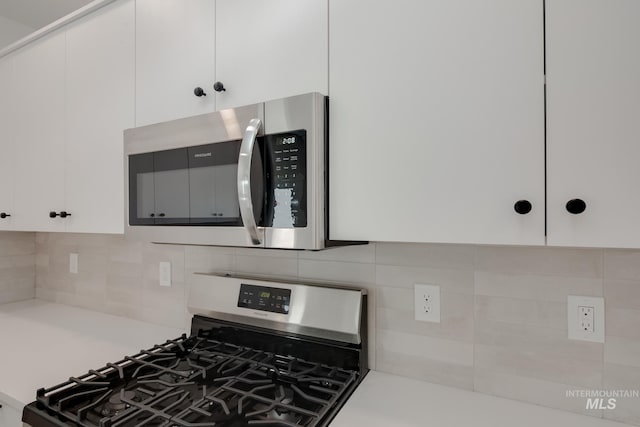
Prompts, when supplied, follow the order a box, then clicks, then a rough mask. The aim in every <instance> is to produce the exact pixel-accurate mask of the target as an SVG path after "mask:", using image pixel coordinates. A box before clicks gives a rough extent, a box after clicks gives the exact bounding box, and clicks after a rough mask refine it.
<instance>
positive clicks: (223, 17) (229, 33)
mask: <svg viewBox="0 0 640 427" xmlns="http://www.w3.org/2000/svg"><path fill="white" fill-rule="evenodd" d="M154 1H155V0H154ZM215 3H216V23H215V26H216V49H215V53H216V73H215V77H216V80H217V81H219V82H221V83H222V84H223V86H224V88H225V89H226V90H225V91H223V92H219V93H217V95H216V109H217V110H221V109H224V108H231V107H237V106H240V105H246V104H252V103H256V102H261V101H266V100H270V99H276V98H283V97H286V96H292V95H299V94H302V93H307V92H320V93H323V94H325V95H326V94H327V85H328V80H327V79H328V77H327V74H328V70H327V66H328V64H327V61H328V36H327V31H328V30H327V26H328V22H327V19H328V16H327V15H328V0H216V2H215ZM209 89H211V87H210V88H209Z"/></svg>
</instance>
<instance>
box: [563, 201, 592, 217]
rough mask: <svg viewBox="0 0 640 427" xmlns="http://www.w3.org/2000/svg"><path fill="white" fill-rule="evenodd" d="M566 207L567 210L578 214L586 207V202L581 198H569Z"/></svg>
mask: <svg viewBox="0 0 640 427" xmlns="http://www.w3.org/2000/svg"><path fill="white" fill-rule="evenodd" d="M566 208H567V212H569V213H571V214H574V215H578V214H581V213H582V212H584V210H585V209H587V204H586V203H585V202H584V200H582V199H571V200H569V201H568V202H567V205H566Z"/></svg>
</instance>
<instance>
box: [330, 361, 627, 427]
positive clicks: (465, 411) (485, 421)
mask: <svg viewBox="0 0 640 427" xmlns="http://www.w3.org/2000/svg"><path fill="white" fill-rule="evenodd" d="M548 425H549V426H562V427H623V426H628V425H627V424H622V423H617V422H614V421H606V420H603V419H600V418H595V417H589V416H586V415H579V414H573V413H570V412H566V411H561V410H557V409H551V408H545V407H542V406H536V405H532V404H529V403H522V402H517V401H515V400H509V399H503V398H499V397H494V396H489V395H486V394H481V393H474V392H471V391H466V390H460V389H456V388H451V387H445V386H441V385H437V384H432V383H427V382H423V381H417V380H412V379H409V378H402V377H398V376H395V375H389V374H384V373H381V372H374V371H372V372H369V374H368V375H367V376H366V377H365V379H364V380H363V381H362V383H361V384H360V385H359V386H358V388H357V389H356V391H355V392H354V393H353V395H352V396H351V397H350V398H349V400H348V401H347V403H346V405H345V406H344V407H343V408H342V409H341V410H340V412H339V413H338V415H337V416H336V418H335V419H334V420H333V422H332V423H331V427H353V426H367V427H389V426H393V427H423V426H434V427H466V426H474V427H513V426H518V427H540V426H548Z"/></svg>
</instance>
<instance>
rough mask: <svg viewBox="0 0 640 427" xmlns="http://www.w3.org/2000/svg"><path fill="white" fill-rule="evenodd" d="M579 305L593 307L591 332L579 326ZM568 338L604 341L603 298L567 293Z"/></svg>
mask: <svg viewBox="0 0 640 427" xmlns="http://www.w3.org/2000/svg"><path fill="white" fill-rule="evenodd" d="M580 307H593V332H591V331H585V330H584V328H582V327H581V326H580V316H579V314H580ZM567 326H568V328H569V334H568V335H569V339H570V340H579V341H590V342H602V343H603V342H604V332H605V331H604V298H602V297H586V296H575V295H569V296H568V297H567Z"/></svg>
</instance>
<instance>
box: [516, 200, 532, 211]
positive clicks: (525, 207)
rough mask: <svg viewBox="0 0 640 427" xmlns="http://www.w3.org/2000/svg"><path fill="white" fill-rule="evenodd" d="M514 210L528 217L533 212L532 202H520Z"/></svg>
mask: <svg viewBox="0 0 640 427" xmlns="http://www.w3.org/2000/svg"><path fill="white" fill-rule="evenodd" d="M513 209H514V210H515V211H516V212H517V213H519V214H520V215H526V214H528V213H529V212H531V202H530V201H528V200H518V201H517V202H516V204H515V205H513Z"/></svg>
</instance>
